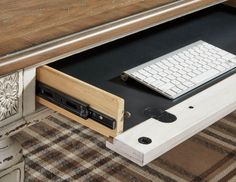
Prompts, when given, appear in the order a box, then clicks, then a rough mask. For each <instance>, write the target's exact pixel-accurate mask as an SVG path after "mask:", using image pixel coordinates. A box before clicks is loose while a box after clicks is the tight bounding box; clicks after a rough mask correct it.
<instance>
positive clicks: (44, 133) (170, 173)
mask: <svg viewBox="0 0 236 182" xmlns="http://www.w3.org/2000/svg"><path fill="white" fill-rule="evenodd" d="M43 118H44V119H43V121H42V122H40V123H38V124H35V125H33V126H31V127H30V128H27V129H25V130H24V131H22V132H20V133H19V134H17V135H16V136H15V137H16V138H17V140H18V141H19V142H20V143H21V144H22V146H23V148H24V156H25V161H26V166H25V175H26V176H25V181H26V182H31V181H34V182H37V181H43V182H46V181H58V182H61V181H65V182H66V181H98V182H99V181H112V182H116V181H122V182H126V181H127V182H143V181H213V182H215V181H232V182H233V181H234V182H235V181H236V160H235V159H236V153H235V152H236V112H234V113H232V114H230V115H228V116H227V117H225V118H224V119H221V120H220V121H218V122H217V123H215V124H214V125H212V126H211V127H209V128H207V129H205V130H204V131H202V132H200V133H198V134H197V135H195V136H194V137H192V138H190V139H189V140H187V141H186V142H184V143H182V144H181V145H179V146H177V147H175V148H174V149H172V150H171V151H169V152H167V153H166V154H164V155H162V156H161V157H159V158H158V159H156V160H155V161H153V162H151V163H150V164H148V165H146V166H145V167H139V166H138V165H136V164H134V163H132V162H130V161H128V160H126V159H125V158H123V157H121V156H119V155H118V154H116V153H114V152H112V151H110V150H109V149H107V148H106V147H105V141H106V138H104V137H102V136H101V135H99V134H97V133H95V132H93V131H91V130H90V129H88V128H86V127H84V126H82V125H80V124H78V123H76V122H73V121H71V120H69V119H66V118H65V117H63V116H61V115H59V114H58V113H56V112H53V111H50V112H49V114H47V115H45V116H43Z"/></svg>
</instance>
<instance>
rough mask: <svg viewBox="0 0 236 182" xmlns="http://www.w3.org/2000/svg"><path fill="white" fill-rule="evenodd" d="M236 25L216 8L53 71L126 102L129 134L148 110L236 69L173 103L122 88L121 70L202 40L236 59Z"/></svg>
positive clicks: (233, 16)
mask: <svg viewBox="0 0 236 182" xmlns="http://www.w3.org/2000/svg"><path fill="white" fill-rule="evenodd" d="M235 22H236V12H235V9H233V8H229V7H225V6H223V5H217V6H216V7H212V8H209V9H206V10H202V11H200V12H197V13H194V14H192V15H188V16H186V17H183V18H180V19H179V20H175V21H172V22H169V23H166V24H163V25H161V26H157V27H154V28H152V29H149V30H146V31H143V32H141V33H137V34H135V35H132V36H129V37H126V38H123V39H121V40H118V41H115V42H113V43H109V44H106V45H103V46H101V47H98V48H94V49H92V50H90V51H87V52H84V53H81V54H77V55H74V56H71V57H69V58H66V59H64V60H61V61H57V62H55V63H52V64H50V65H49V66H51V67H54V68H56V69H58V70H60V71H62V72H64V73H66V74H69V75H71V76H73V77H76V78H78V79H80V80H83V81H86V82H88V83H90V84H92V85H95V86H97V87H99V88H102V89H104V90H107V91H109V92H111V93H113V94H115V95H118V96H120V97H122V98H124V99H125V107H126V108H125V110H127V111H130V112H131V113H132V117H131V118H130V119H127V120H126V121H125V130H126V129H128V128H130V127H132V126H134V125H136V124H138V123H140V122H142V121H144V120H145V119H147V117H146V116H145V115H144V110H145V108H148V107H151V108H158V109H168V108H170V107H172V106H173V105H175V104H177V103H179V102H181V101H183V100H184V99H186V98H188V97H190V96H192V95H193V94H196V93H197V92H200V91H201V90H203V89H205V88H207V87H209V86H210V85H212V84H214V83H216V82H218V81H220V80H221V79H223V78H225V77H226V76H228V75H229V74H232V73H234V72H235V70H233V71H232V72H230V73H228V74H226V75H224V76H223V77H222V78H220V79H217V80H213V81H211V82H209V83H208V84H206V85H204V86H203V87H200V88H197V89H195V90H194V91H193V92H191V93H189V94H186V95H185V96H183V97H180V98H179V99H176V100H174V101H171V100H169V99H166V98H164V97H163V96H161V95H160V94H158V93H155V92H154V91H152V90H150V89H148V88H146V87H145V86H142V85H141V84H139V83H137V82H135V81H132V80H130V81H128V82H126V83H124V82H123V81H121V79H120V77H119V75H120V74H121V73H122V71H124V70H127V69H129V68H132V67H134V66H136V65H139V64H141V63H144V62H147V61H149V60H151V59H153V58H156V57H159V56H162V55H164V54H166V53H169V52H171V51H174V50H176V49H178V48H181V47H183V46H185V45H188V44H191V43H193V42H195V41H197V40H204V41H206V42H209V43H211V44H213V45H215V46H218V47H220V48H222V49H225V50H227V51H229V52H232V53H234V54H236V46H235V45H236V23H235Z"/></svg>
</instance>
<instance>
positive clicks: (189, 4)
mask: <svg viewBox="0 0 236 182" xmlns="http://www.w3.org/2000/svg"><path fill="white" fill-rule="evenodd" d="M3 2H6V1H3ZM50 2H51V1H50ZM104 2H105V1H104ZM147 2H148V3H147ZM154 2H156V4H155V3H154ZM170 2H173V1H151V0H148V1H140V2H135V1H133V3H131V4H129V5H127V6H122V7H120V9H116V8H117V6H115V7H113V9H112V10H111V9H110V7H109V8H108V7H107V8H108V9H106V11H103V12H99V13H98V14H96V15H94V14H93V15H92V16H87V17H86V18H87V19H84V21H83V22H82V19H79V22H77V21H73V18H71V17H68V19H69V18H71V19H70V20H71V22H70V21H66V22H65V23H63V24H62V25H61V26H54V27H46V26H45V28H43V29H42V30H41V29H40V30H38V31H36V30H35V31H33V32H34V33H35V34H34V36H33V35H32V34H31V33H26V32H27V31H26V32H25V33H24V36H23V35H21V36H19V37H18V36H17V37H16V39H14V35H12V36H11V38H9V39H7V40H3V42H2V43H1V42H0V45H1V47H2V48H3V50H2V51H1V53H0V54H1V55H2V57H1V58H0V75H1V74H4V73H8V72H12V71H15V70H17V69H20V68H25V67H30V66H33V65H34V66H39V65H42V64H45V63H49V62H52V61H56V60H58V59H61V58H64V57H67V56H69V55H73V54H76V53H79V52H82V51H85V50H87V49H91V48H92V47H96V46H98V45H101V44H104V43H107V42H110V41H112V40H115V39H118V38H121V37H124V36H127V35H129V34H132V33H135V32H138V31H141V30H143V29H146V28H149V27H152V26H155V25H158V24H160V23H163V22H166V21H169V20H171V19H174V18H177V17H180V16H183V15H185V14H189V13H192V12H194V11H197V10H200V9H203V8H206V7H208V6H212V5H215V4H218V3H221V2H224V0H194V1H191V0H181V1H175V3H170ZM22 4H23V3H22ZM59 4H60V3H59ZM164 4H165V6H162V5H164ZM122 5H124V4H122ZM148 5H150V6H148ZM0 7H2V6H0ZM52 7H53V6H52ZM56 7H57V6H56ZM60 7H63V6H60ZM65 7H67V6H65ZM126 8H127V9H126ZM113 10H116V11H115V12H116V14H117V16H113V15H112V13H113V12H114V11H113ZM119 10H120V11H119ZM120 13H121V14H120ZM122 13H123V14H122ZM58 14H59V13H58V12H57V15H58ZM62 14H63V13H62ZM47 15H48V16H49V17H50V16H51V14H47ZM129 15H132V16H129ZM106 16H107V18H106ZM127 16H129V17H127ZM78 17H79V16H78ZM96 17H99V19H97V18H96ZM117 17H119V18H118V20H117V19H116V18H117ZM122 17H123V18H122ZM124 17H126V18H124ZM109 18H111V19H112V20H110V19H109ZM108 19H109V20H108ZM99 20H103V21H102V22H99ZM42 21H48V20H47V17H44V19H43V20H42ZM53 21H55V20H53ZM32 22H33V21H32ZM73 22H75V23H73ZM88 22H92V24H91V25H90V28H91V26H93V27H94V26H95V27H94V28H91V29H89V28H88V27H87V28H86V26H87V25H85V26H83V24H86V23H88ZM108 22H109V23H108ZM52 25H53V23H52ZM80 25H81V27H80ZM0 26H1V25H0ZM30 26H31V25H27V26H26V30H27V28H28V27H30ZM1 27H4V26H1ZM78 27H79V28H78ZM74 28H77V29H76V31H75V29H74ZM53 29H55V32H52V33H50V31H52V30H53ZM23 30H24V29H22V31H23ZM68 30H73V31H72V32H69V31H68ZM82 30H86V31H82ZM6 32H7V31H6ZM6 32H5V33H4V36H3V37H5V36H6V35H7V34H6ZM76 32H77V33H76ZM40 35H43V37H40ZM25 36H26V37H27V38H24V37H25ZM44 37H45V38H44ZM10 40H12V41H10ZM50 40H51V41H50ZM38 41H41V42H38ZM43 42H47V43H45V44H43ZM29 43H30V44H29ZM36 45H37V46H36ZM18 46H23V47H18ZM32 46H33V47H32ZM8 48H9V49H8ZM26 48H30V49H26ZM12 50H13V52H11V51H12ZM19 50H22V51H19ZM16 51H17V52H16ZM13 53H14V54H13Z"/></svg>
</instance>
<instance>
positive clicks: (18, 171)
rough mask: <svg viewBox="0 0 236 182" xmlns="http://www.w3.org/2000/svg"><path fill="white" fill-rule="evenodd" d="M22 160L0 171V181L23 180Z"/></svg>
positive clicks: (20, 181)
mask: <svg viewBox="0 0 236 182" xmlns="http://www.w3.org/2000/svg"><path fill="white" fill-rule="evenodd" d="M24 166H25V165H24V161H21V162H19V163H18V164H16V165H14V166H11V167H10V168H8V169H5V170H2V171H0V182H23V181H24V173H25V171H24V170H25V169H24Z"/></svg>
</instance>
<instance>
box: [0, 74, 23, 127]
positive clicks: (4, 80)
mask: <svg viewBox="0 0 236 182" xmlns="http://www.w3.org/2000/svg"><path fill="white" fill-rule="evenodd" d="M22 79H23V71H22V70H21V71H17V72H15V73H11V74H8V75H4V76H0V127H1V126H4V125H6V124H8V123H10V122H12V121H14V120H17V119H19V118H21V117H22V91H23V80H22Z"/></svg>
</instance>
